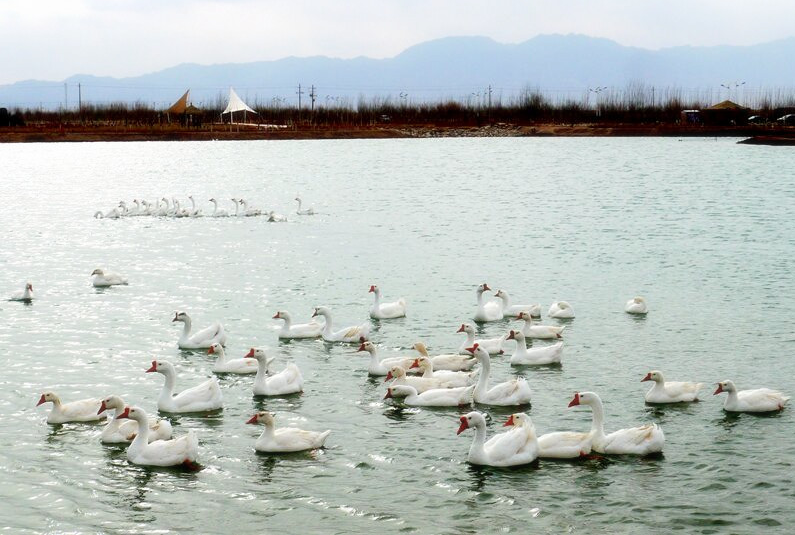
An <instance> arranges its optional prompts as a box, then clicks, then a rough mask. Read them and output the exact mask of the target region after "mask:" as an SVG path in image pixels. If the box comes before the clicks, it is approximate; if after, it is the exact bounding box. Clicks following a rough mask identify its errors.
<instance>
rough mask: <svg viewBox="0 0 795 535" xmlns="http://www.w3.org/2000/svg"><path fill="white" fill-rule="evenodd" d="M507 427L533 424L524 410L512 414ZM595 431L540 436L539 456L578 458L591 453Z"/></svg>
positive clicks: (563, 432)
mask: <svg viewBox="0 0 795 535" xmlns="http://www.w3.org/2000/svg"><path fill="white" fill-rule="evenodd" d="M504 425H505V427H510V426H514V427H519V426H524V425H532V421H531V420H530V417H529V416H528V415H526V414H525V413H523V412H519V413H516V414H511V416H510V417H509V418H508V421H507V422H505V424H504ZM593 436H594V434H593V431H590V432H588V433H576V432H573V431H558V432H555V433H547V434H545V435H541V436H540V437H538V456H539V457H540V458H542V459H577V458H579V457H584V456H585V455H588V454H589V453H591V442H592V441H593Z"/></svg>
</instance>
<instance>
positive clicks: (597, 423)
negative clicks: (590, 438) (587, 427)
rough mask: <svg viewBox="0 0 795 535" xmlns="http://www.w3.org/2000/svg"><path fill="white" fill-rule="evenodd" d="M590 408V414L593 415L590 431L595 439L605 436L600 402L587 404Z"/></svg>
mask: <svg viewBox="0 0 795 535" xmlns="http://www.w3.org/2000/svg"><path fill="white" fill-rule="evenodd" d="M589 405H590V406H591V412H592V413H593V418H592V420H591V431H592V432H593V433H594V434H595V435H596V436H597V437H604V435H605V410H604V406H603V405H602V402H601V401H599V400H595V401H593V402H592V403H590V404H589Z"/></svg>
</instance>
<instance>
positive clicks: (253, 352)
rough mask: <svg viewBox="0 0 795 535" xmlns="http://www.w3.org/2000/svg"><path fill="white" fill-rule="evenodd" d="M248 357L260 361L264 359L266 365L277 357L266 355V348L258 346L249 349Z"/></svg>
mask: <svg viewBox="0 0 795 535" xmlns="http://www.w3.org/2000/svg"><path fill="white" fill-rule="evenodd" d="M246 358H248V359H257V360H258V361H264V362H265V366H266V367H267V366H268V365H270V363H271V362H273V361H274V360H275V359H276V357H269V356H268V355H266V354H265V350H264V349H259V348H256V347H252V348H251V349H249V350H248V353H246Z"/></svg>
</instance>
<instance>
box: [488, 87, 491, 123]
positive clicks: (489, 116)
mask: <svg viewBox="0 0 795 535" xmlns="http://www.w3.org/2000/svg"><path fill="white" fill-rule="evenodd" d="M488 120H489V121H491V84H489V114H488Z"/></svg>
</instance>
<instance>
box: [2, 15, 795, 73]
mask: <svg viewBox="0 0 795 535" xmlns="http://www.w3.org/2000/svg"><path fill="white" fill-rule="evenodd" d="M548 33H564V34H566V33H582V34H586V35H590V36H594V37H606V38H609V39H613V40H615V41H617V42H619V43H621V44H623V45H632V46H638V47H643V48H655V49H656V48H663V47H669V46H678V45H719V44H731V45H747V44H755V43H761V42H767V41H772V40H775V39H781V38H785V37H790V36H792V35H795V1H793V0H755V1H753V2H750V1H749V0H477V1H475V0H0V84H4V83H12V82H15V81H20V80H25V79H32V78H35V79H38V80H61V79H63V78H66V77H68V76H71V75H73V74H78V73H79V74H94V75H98V76H115V77H124V76H135V75H139V74H146V73H149V72H153V71H157V70H160V69H163V68H166V67H171V66H173V65H177V64H179V63H188V62H190V63H201V64H212V63H226V62H247V61H258V60H270V59H279V58H282V57H285V56H290V55H294V56H312V55H324V56H332V57H340V58H351V57H356V56H368V57H373V58H385V57H391V56H394V55H396V54H398V53H400V52H401V51H402V50H404V49H405V48H407V47H409V46H411V45H414V44H417V43H420V42H423V41H428V40H431V39H436V38H440V37H447V36H454V35H456V36H458V35H482V36H487V37H491V38H493V39H495V40H496V41H499V42H502V43H518V42H522V41H525V40H527V39H530V38H531V37H534V36H536V35H539V34H548Z"/></svg>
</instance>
